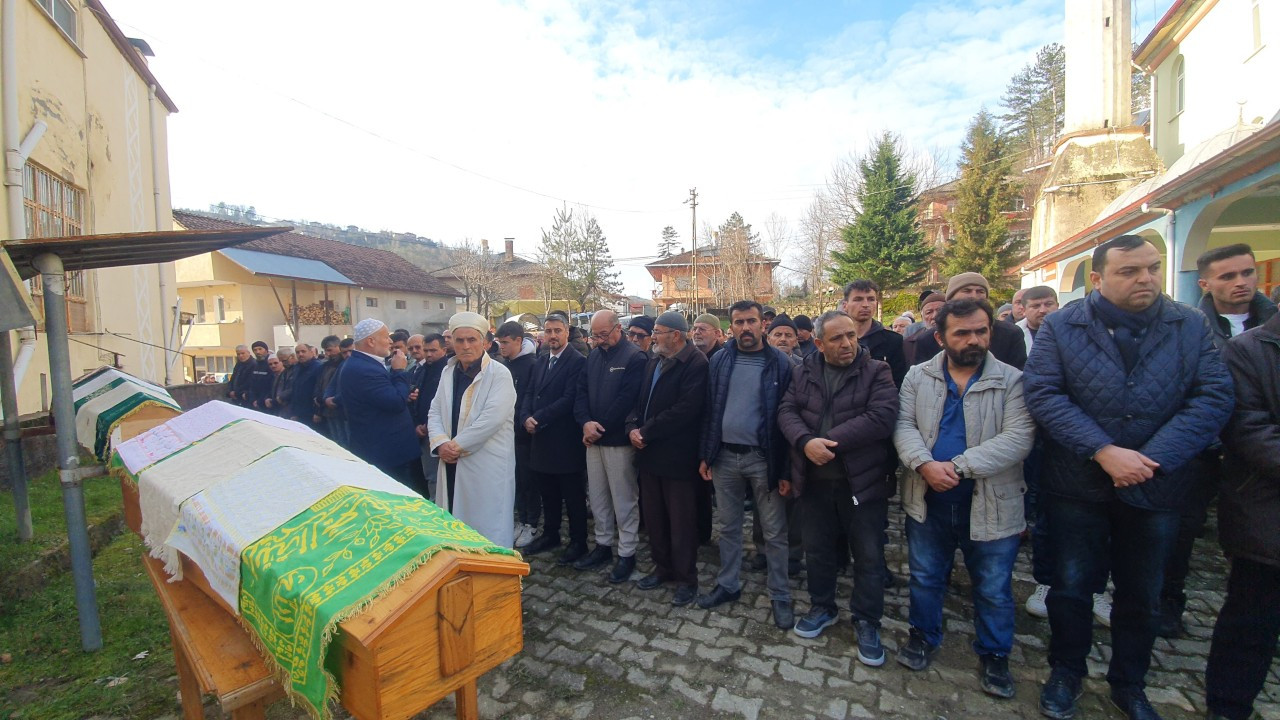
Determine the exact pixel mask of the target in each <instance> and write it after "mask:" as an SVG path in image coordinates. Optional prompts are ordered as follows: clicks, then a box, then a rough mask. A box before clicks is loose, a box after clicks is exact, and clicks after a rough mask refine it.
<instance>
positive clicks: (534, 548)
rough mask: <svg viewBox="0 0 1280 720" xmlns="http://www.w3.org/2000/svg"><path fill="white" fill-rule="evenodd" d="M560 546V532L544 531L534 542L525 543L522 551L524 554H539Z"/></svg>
mask: <svg viewBox="0 0 1280 720" xmlns="http://www.w3.org/2000/svg"><path fill="white" fill-rule="evenodd" d="M558 547H560V536H559V535H558V534H557V535H548V534H546V533H543V534H541V535H539V536H538V537H536V538H534V539H533V542H531V543H529V544H528V545H525V546H524V547H523V548H522V549H521V550H520V552H521V553H522V554H524V555H537V554H538V553H544V552H546V551H548V550H554V549H555V548H558Z"/></svg>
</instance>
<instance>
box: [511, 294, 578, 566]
mask: <svg viewBox="0 0 1280 720" xmlns="http://www.w3.org/2000/svg"><path fill="white" fill-rule="evenodd" d="M542 331H543V340H544V345H545V347H546V348H547V353H546V354H545V355H540V356H539V357H538V359H537V361H536V362H535V363H534V366H533V372H532V373H531V374H530V378H529V392H528V393H527V394H526V395H525V397H524V400H523V401H522V402H521V404H520V410H519V412H518V413H517V414H516V420H517V422H519V423H520V424H521V425H522V426H523V427H524V429H525V431H526V432H528V433H529V434H530V435H532V436H533V439H532V444H531V447H530V449H529V467H530V469H532V470H533V472H534V477H535V478H536V479H537V482H538V489H539V491H540V493H541V495H542V534H541V535H539V536H538V537H536V538H534V540H533V542H531V543H529V544H528V545H526V546H525V549H524V554H525V555H529V556H532V555H537V554H538V553H543V552H547V551H548V550H553V549H555V548H558V547H560V525H561V518H562V517H565V516H568V519H569V545H568V547H566V548H565V550H564V552H563V553H561V554H560V557H559V559H558V560H557V561H556V562H557V563H558V564H560V565H572V564H573V563H574V562H576V561H577V560H579V559H580V558H581V557H582V556H583V555H586V554H587V483H586V478H585V477H584V473H585V472H586V469H587V455H586V448H585V447H583V445H582V426H580V425H578V424H577V423H575V422H574V419H573V404H574V401H575V400H576V399H577V392H578V378H579V376H580V375H581V374H582V371H583V369H584V368H585V367H586V364H587V361H586V358H584V357H582V354H581V353H579V352H578V351H577V350H576V349H574V348H573V347H572V346H571V345H570V344H569V317H568V316H567V315H565V314H564V313H560V312H553V313H551V314H550V315H548V316H547V319H546V320H544V321H543V323H542ZM562 508H563V509H562Z"/></svg>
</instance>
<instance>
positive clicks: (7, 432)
mask: <svg viewBox="0 0 1280 720" xmlns="http://www.w3.org/2000/svg"><path fill="white" fill-rule="evenodd" d="M0 402H3V407H4V450H5V455H7V456H8V459H9V484H10V485H12V486H13V509H14V511H15V512H16V513H17V517H18V540H20V541H22V542H30V541H31V503H30V501H29V500H28V499H27V470H26V467H24V465H23V462H22V428H21V426H20V425H19V424H18V388H17V386H16V385H14V378H13V342H12V341H11V340H10V339H9V331H8V330H5V331H3V332H0Z"/></svg>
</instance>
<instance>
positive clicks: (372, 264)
mask: <svg viewBox="0 0 1280 720" xmlns="http://www.w3.org/2000/svg"><path fill="white" fill-rule="evenodd" d="M173 219H174V220H175V221H177V222H178V223H180V224H181V225H182V226H183V227H185V228H187V229H188V230H230V229H234V228H245V227H256V226H253V225H245V224H243V223H237V222H231V221H230V220H219V219H214V218H209V217H205V216H203V215H196V214H193V213H188V212H182V211H180V210H175V211H174V212H173ZM240 247H241V248H244V249H245V250H257V251H259V252H265V253H274V254H276V255H288V256H291V257H300V258H307V259H309V260H319V261H320V262H323V263H325V264H327V265H329V266H330V267H332V268H333V269H334V270H337V271H338V272H340V273H342V274H343V275H346V276H347V277H349V278H351V279H352V280H354V281H355V282H356V283H357V284H359V285H361V286H363V287H369V288H379V289H383V290H402V291H407V292H417V293H427V294H429V295H445V296H448V297H453V296H455V295H457V292H455V291H454V289H453V288H452V287H451V286H450V285H449V284H448V283H446V282H445V281H444V280H441V279H440V278H437V277H433V276H431V275H428V274H427V273H426V271H424V270H423V269H422V268H420V267H418V266H417V265H414V264H413V263H411V262H409V261H408V260H406V259H404V258H402V257H400V256H399V255H396V254H395V253H393V252H390V251H388V250H379V249H377V248H371V247H364V246H362V245H348V244H347V243H344V242H338V241H337V240H326V239H324V238H318V237H312V236H310V235H303V234H301V233H296V232H288V233H281V234H279V235H272V236H271V237H269V238H263V239H261V240H251V241H249V242H247V243H244V244H243V245H240Z"/></svg>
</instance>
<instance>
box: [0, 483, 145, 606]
mask: <svg viewBox="0 0 1280 720" xmlns="http://www.w3.org/2000/svg"><path fill="white" fill-rule="evenodd" d="M83 485H84V509H85V515H86V517H88V519H89V524H90V525H94V524H96V523H98V522H101V521H102V520H105V519H107V518H109V517H111V516H112V515H115V514H118V513H119V512H120V511H121V509H120V505H121V499H120V481H119V480H117V479H116V478H114V477H111V476H105V477H97V478H91V479H89V480H85V481H84V484H83ZM27 488H28V496H29V499H30V502H31V527H32V530H33V531H34V535H35V537H34V538H33V539H32V541H31V542H27V543H20V542H18V518H17V515H16V514H15V513H14V509H13V491H12V490H9V489H5V490H4V491H3V492H0V503H2V504H3V507H0V578H9V577H11V576H12V574H13V573H14V572H15V571H17V570H19V569H21V568H24V567H26V566H27V565H29V564H30V563H31V562H32V561H34V560H36V559H37V558H39V557H40V556H41V555H43V554H44V553H46V552H49V551H50V550H53V549H55V548H57V547H58V546H60V545H62V544H64V543H66V541H67V522H66V517H65V516H64V515H63V512H62V486H61V484H59V483H58V471H57V470H50V471H49V472H46V473H44V474H42V475H40V476H38V477H34V478H30V479H29V480H28V482H27ZM0 594H4V593H0Z"/></svg>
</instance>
